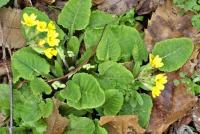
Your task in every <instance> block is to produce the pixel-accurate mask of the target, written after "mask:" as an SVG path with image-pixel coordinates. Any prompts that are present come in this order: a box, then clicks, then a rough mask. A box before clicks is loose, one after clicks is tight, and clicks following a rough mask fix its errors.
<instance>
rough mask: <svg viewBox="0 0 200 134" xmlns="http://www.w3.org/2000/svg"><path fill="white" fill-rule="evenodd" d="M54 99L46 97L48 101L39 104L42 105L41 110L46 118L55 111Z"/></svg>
mask: <svg viewBox="0 0 200 134" xmlns="http://www.w3.org/2000/svg"><path fill="white" fill-rule="evenodd" d="M53 106H54V104H53V100H52V99H50V98H48V99H46V101H45V102H44V101H42V102H41V103H40V104H39V107H40V110H41V113H42V116H43V117H44V118H47V117H49V116H50V115H51V113H52V112H53Z"/></svg>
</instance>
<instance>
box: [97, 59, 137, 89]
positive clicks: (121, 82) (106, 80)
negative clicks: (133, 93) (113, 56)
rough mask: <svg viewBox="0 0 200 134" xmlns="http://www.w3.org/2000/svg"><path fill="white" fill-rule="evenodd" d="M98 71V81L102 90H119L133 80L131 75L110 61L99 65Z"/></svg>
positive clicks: (119, 65)
mask: <svg viewBox="0 0 200 134" xmlns="http://www.w3.org/2000/svg"><path fill="white" fill-rule="evenodd" d="M98 71H99V77H98V80H99V82H100V85H101V87H102V88H103V89H104V90H107V89H121V88H122V87H124V86H125V87H127V86H128V85H129V84H131V83H132V81H133V79H134V77H133V75H132V73H131V72H130V71H129V70H128V69H126V68H125V67H124V66H123V65H121V64H119V63H116V62H112V61H108V62H104V63H102V64H100V65H99V67H98Z"/></svg>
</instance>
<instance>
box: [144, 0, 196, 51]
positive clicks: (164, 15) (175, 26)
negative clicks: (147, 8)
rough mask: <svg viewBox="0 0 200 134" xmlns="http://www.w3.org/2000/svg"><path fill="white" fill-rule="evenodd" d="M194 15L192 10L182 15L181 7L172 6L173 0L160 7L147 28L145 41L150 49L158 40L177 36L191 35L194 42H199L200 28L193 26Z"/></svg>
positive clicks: (149, 49)
mask: <svg viewBox="0 0 200 134" xmlns="http://www.w3.org/2000/svg"><path fill="white" fill-rule="evenodd" d="M192 15H193V14H192V13H191V12H187V13H186V14H185V15H183V16H180V15H179V9H177V8H175V7H173V6H172V2H171V0H168V1H167V2H166V3H165V4H164V5H162V6H160V7H158V8H157V9H156V11H155V13H153V15H152V17H151V19H150V20H149V22H148V27H147V29H146V30H145V43H146V45H147V48H148V51H151V50H152V48H153V46H154V44H155V43H156V42H158V41H161V40H164V39H169V38H176V37H190V38H192V39H193V41H194V44H199V43H200V38H199V34H198V33H199V30H198V29H196V28H193V27H192V23H191V17H192Z"/></svg>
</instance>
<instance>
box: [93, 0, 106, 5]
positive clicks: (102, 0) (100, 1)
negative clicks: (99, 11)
mask: <svg viewBox="0 0 200 134" xmlns="http://www.w3.org/2000/svg"><path fill="white" fill-rule="evenodd" d="M103 2H104V0H92V3H93V4H94V5H99V4H101V3H103Z"/></svg>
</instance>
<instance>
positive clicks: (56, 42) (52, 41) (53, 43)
mask: <svg viewBox="0 0 200 134" xmlns="http://www.w3.org/2000/svg"><path fill="white" fill-rule="evenodd" d="M47 42H48V44H49V46H51V47H53V46H58V45H59V43H60V40H59V39H57V38H54V37H51V36H50V37H47Z"/></svg>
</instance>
